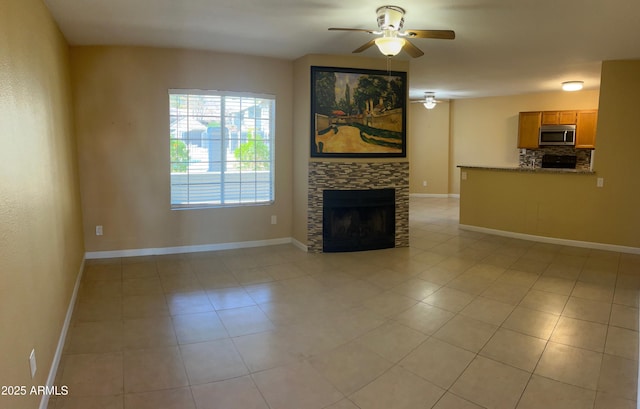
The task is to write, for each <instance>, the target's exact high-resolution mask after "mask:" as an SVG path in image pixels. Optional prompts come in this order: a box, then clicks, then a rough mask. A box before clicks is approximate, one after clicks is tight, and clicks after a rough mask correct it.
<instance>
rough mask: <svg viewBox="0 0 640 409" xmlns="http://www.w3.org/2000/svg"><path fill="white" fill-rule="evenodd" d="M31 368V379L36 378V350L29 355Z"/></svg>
mask: <svg viewBox="0 0 640 409" xmlns="http://www.w3.org/2000/svg"><path fill="white" fill-rule="evenodd" d="M29 368H31V379H33V377H34V376H36V369H38V368H37V366H36V350H35V348H34V349H32V350H31V354H29Z"/></svg>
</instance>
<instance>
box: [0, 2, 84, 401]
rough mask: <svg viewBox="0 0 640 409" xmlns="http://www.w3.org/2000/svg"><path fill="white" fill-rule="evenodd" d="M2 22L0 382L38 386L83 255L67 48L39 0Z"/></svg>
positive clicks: (9, 10) (18, 5)
mask: <svg viewBox="0 0 640 409" xmlns="http://www.w3.org/2000/svg"><path fill="white" fill-rule="evenodd" d="M0 26H1V27H2V29H0V50H1V51H0V67H2V68H0V141H1V145H2V147H3V155H2V161H0V174H1V175H2V176H1V177H2V183H0V226H1V227H0V351H1V352H0V385H25V386H27V387H28V388H30V386H31V385H45V384H46V382H47V376H48V372H49V369H50V366H51V363H52V360H53V356H54V353H55V349H56V346H57V342H58V338H59V336H60V331H61V329H62V325H63V322H64V318H65V314H66V311H67V306H68V305H69V301H70V297H71V293H72V291H73V287H74V282H75V280H76V277H77V275H78V272H79V269H80V267H81V265H82V258H83V253H84V249H83V244H82V229H81V209H80V199H79V186H78V182H77V166H76V145H75V139H74V136H73V121H72V116H71V114H72V113H71V108H70V107H71V106H72V101H71V92H70V85H69V67H68V48H67V45H66V43H65V41H64V39H63V38H62V35H61V34H60V32H59V31H58V29H57V27H56V25H55V23H54V22H53V20H52V18H51V16H50V14H49V12H48V10H47V9H46V8H45V6H44V5H43V3H42V2H41V1H40V0H8V1H7V0H4V1H3V2H2V12H0ZM32 348H35V350H36V358H37V365H38V370H37V373H36V376H35V378H34V379H31V376H30V373H29V364H28V362H29V353H30V352H31V349H32ZM39 400H40V397H39V396H26V397H24V396H20V397H15V398H12V397H7V396H0V407H2V408H14V409H20V408H36V407H38V404H39Z"/></svg>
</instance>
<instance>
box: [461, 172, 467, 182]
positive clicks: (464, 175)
mask: <svg viewBox="0 0 640 409" xmlns="http://www.w3.org/2000/svg"><path fill="white" fill-rule="evenodd" d="M460 178H461V179H462V180H467V172H465V171H462V172H460Z"/></svg>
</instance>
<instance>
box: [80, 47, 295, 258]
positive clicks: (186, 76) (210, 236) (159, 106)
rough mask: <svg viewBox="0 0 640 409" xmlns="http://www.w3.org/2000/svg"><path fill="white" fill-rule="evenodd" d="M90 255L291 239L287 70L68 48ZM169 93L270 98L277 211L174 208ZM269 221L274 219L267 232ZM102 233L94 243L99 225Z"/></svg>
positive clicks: (194, 56) (258, 61)
mask: <svg viewBox="0 0 640 409" xmlns="http://www.w3.org/2000/svg"><path fill="white" fill-rule="evenodd" d="M71 63H72V78H73V90H74V96H75V100H76V105H75V106H76V128H77V134H78V146H79V161H80V175H81V185H82V204H83V213H84V229H85V237H86V240H85V243H86V247H87V251H107V250H125V249H146V248H162V247H177V246H192V245H207V244H219V243H234V242H244V241H255V240H269V239H277V238H286V237H290V236H291V233H290V232H291V213H292V186H291V183H292V168H291V156H292V133H291V124H292V122H293V120H292V104H293V99H292V86H293V83H292V81H291V76H292V73H293V71H292V67H293V65H292V63H291V62H289V61H284V60H277V59H269V58H260V57H249V56H240V55H232V54H216V53H211V52H199V51H187V50H174V49H158V48H141V47H73V48H72V50H71ZM172 88H185V89H211V90H225V91H246V92H255V93H263V94H272V95H275V96H276V124H275V126H276V147H275V159H276V169H275V175H276V179H275V198H276V200H275V203H274V204H273V205H268V206H245V207H235V208H210V209H202V210H178V211H175V210H174V211H172V210H171V209H170V199H169V197H170V196H169V195H170V186H169V143H168V134H169V100H168V90H169V89H172ZM271 215H276V216H277V217H278V223H277V224H276V225H272V224H271ZM96 225H102V226H104V235H103V236H96V235H95V226H96Z"/></svg>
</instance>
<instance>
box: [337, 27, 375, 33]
mask: <svg viewBox="0 0 640 409" xmlns="http://www.w3.org/2000/svg"><path fill="white" fill-rule="evenodd" d="M329 31H359V32H363V33H369V34H373V33H374V30H368V29H366V28H340V27H330V28H329Z"/></svg>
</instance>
